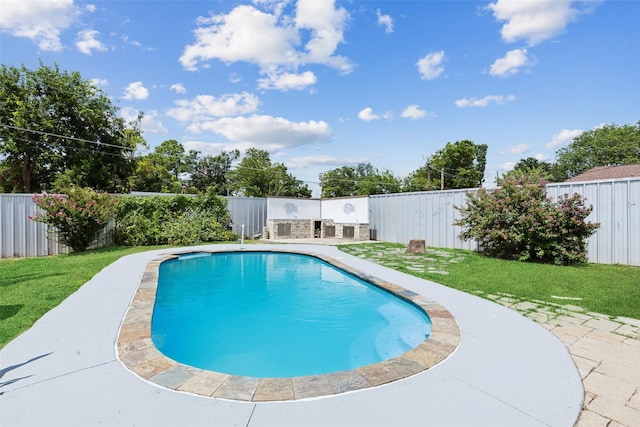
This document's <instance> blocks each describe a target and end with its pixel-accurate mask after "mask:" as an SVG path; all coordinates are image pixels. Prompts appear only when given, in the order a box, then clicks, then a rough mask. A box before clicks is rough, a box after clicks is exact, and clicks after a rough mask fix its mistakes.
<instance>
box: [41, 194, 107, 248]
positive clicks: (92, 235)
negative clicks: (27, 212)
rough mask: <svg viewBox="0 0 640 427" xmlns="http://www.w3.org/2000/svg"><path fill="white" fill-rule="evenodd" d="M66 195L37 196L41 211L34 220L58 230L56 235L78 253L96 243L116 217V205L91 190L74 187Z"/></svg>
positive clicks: (103, 195) (104, 196)
mask: <svg viewBox="0 0 640 427" xmlns="http://www.w3.org/2000/svg"><path fill="white" fill-rule="evenodd" d="M61 193H63V194H47V193H46V192H44V191H43V192H42V193H40V194H34V196H33V201H34V202H35V204H36V205H37V206H38V207H39V208H40V209H41V212H37V213H36V214H35V215H34V216H33V217H29V218H30V219H32V220H34V221H37V222H43V223H45V224H47V225H49V226H51V227H55V229H56V230H55V232H54V233H52V234H54V235H55V236H56V239H57V240H59V241H60V242H61V243H63V244H65V245H67V246H69V247H70V248H71V249H73V250H74V251H75V252H81V251H84V250H86V249H87V248H88V247H89V246H91V245H92V244H93V243H95V241H96V239H97V237H98V236H99V235H100V232H101V231H102V230H103V229H104V227H105V226H106V225H107V222H108V221H109V219H110V218H111V216H112V214H113V206H114V202H113V199H112V198H111V196H109V195H108V194H107V193H97V192H95V191H94V190H92V189H91V188H82V187H77V186H71V187H68V188H66V189H64V190H63V191H62V192H61Z"/></svg>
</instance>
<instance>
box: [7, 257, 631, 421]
mask: <svg viewBox="0 0 640 427" xmlns="http://www.w3.org/2000/svg"><path fill="white" fill-rule="evenodd" d="M278 246H279V245H272V246H271V248H272V249H273V248H278ZM291 246H292V245H283V248H284V247H286V248H287V249H291ZM215 247H216V246H205V247H202V248H200V249H206V250H215ZM219 247H220V248H222V247H227V248H228V247H234V248H238V245H221V246H219ZM296 247H297V249H299V250H300V251H301V252H311V253H321V254H324V255H326V256H331V257H333V258H336V259H338V260H340V261H341V262H342V263H345V264H347V265H349V266H351V267H353V268H357V269H360V270H362V271H366V272H368V273H369V274H371V275H372V276H375V277H378V278H380V279H382V280H386V281H389V282H391V283H395V284H398V285H400V286H402V287H404V288H406V289H409V290H411V291H413V292H417V293H419V294H422V295H425V296H427V297H429V298H431V299H433V300H435V301H436V302H438V303H440V304H442V305H443V306H445V307H446V308H447V309H448V310H449V311H450V312H451V313H452V314H453V315H454V316H455V319H456V321H457V322H458V324H459V326H460V328H461V330H462V341H461V343H460V345H459V347H458V348H457V349H456V350H455V352H454V353H453V354H452V355H451V356H450V357H449V358H447V359H446V360H444V361H443V362H442V363H440V364H439V365H437V366H434V367H433V368H431V369H429V370H427V371H424V372H422V373H420V374H417V375H413V376H411V377H408V378H406V379H403V380H399V381H396V382H393V383H389V384H385V385H382V386H378V387H373V388H368V389H365V390H360V391H356V392H348V393H342V394H336V395H331V396H326V397H320V398H314V399H304V400H300V401H291V402H288V401H285V402H272V403H256V402H238V401H231V400H224V399H213V398H206V397H202V396H196V395H192V394H188V393H184V392H176V391H172V390H169V389H166V388H163V387H160V386H157V385H154V384H152V383H149V382H147V381H144V380H142V379H141V378H140V377H138V376H136V375H135V374H133V373H132V372H130V371H128V370H127V369H126V368H125V367H124V366H123V365H122V364H121V362H120V361H119V360H118V358H117V355H116V350H115V343H116V338H117V335H118V331H119V328H120V325H121V323H122V320H123V318H124V316H125V313H126V310H127V308H128V306H129V303H130V301H131V299H132V297H133V295H134V293H135V291H136V289H137V286H138V283H139V282H140V279H141V276H142V273H143V271H144V268H145V266H146V264H147V263H148V262H149V261H151V260H152V259H154V258H156V257H157V256H158V255H160V254H164V253H171V251H170V250H159V251H150V252H145V253H140V254H135V255H129V256H127V257H124V258H122V259H120V260H118V261H116V262H115V263H113V264H111V265H110V266H108V267H107V268H105V269H104V270H102V271H101V272H100V273H98V274H97V275H96V276H94V278H93V279H91V280H90V281H89V282H87V284H85V285H84V286H83V287H82V288H81V289H80V290H79V291H78V292H76V293H75V294H73V295H71V296H70V297H69V298H68V299H67V300H65V301H64V302H63V303H62V304H61V305H60V306H58V307H56V308H55V309H54V310H52V311H50V312H49V313H47V314H46V315H45V316H44V317H43V318H41V319H40V320H39V321H38V322H36V324H35V325H34V326H33V327H32V328H31V329H30V330H28V331H27V332H25V333H24V334H22V335H21V336H19V337H18V338H16V339H15V340H14V341H12V342H11V343H9V344H8V345H7V346H6V347H5V348H3V349H2V350H1V351H0V381H1V382H0V425H2V426H92V425H106V426H112V425H113V426H121V425H136V426H160V425H162V426H173V425H189V426H200V425H220V426H236V425H238V426H316V425H317V426H327V425H332V426H360V425H362V426H421V425H434V426H558V427H561V426H567V427H570V426H572V425H574V423H575V422H576V420H577V419H578V416H579V415H580V411H581V407H582V404H583V396H584V392H583V386H582V382H581V378H585V384H586V383H587V380H589V376H591V375H593V376H592V377H591V378H592V379H591V380H589V382H590V383H593V387H594V388H593V390H596V389H598V387H600V389H603V387H606V386H602V384H603V381H600V380H601V379H602V378H601V377H600V376H602V377H606V378H609V377H613V376H615V375H614V371H615V372H617V370H618V369H626V367H625V366H621V365H616V366H613V365H611V364H609V363H608V362H605V360H604V358H602V359H601V360H600V361H599V362H598V361H597V360H596V359H598V358H599V357H600V356H598V355H591V356H590V357H588V356H589V355H588V354H587V352H588V351H590V350H589V348H591V347H590V346H589V344H590V341H589V340H592V339H594V337H596V336H597V333H596V332H594V331H595V329H594V330H593V331H587V330H576V329H570V327H568V326H563V325H553V328H551V325H547V326H548V328H551V329H557V328H564V329H560V330H558V331H555V332H556V333H557V334H558V336H560V335H562V333H564V335H565V337H564V338H563V337H561V338H562V339H563V340H565V341H566V340H570V338H569V337H568V336H571V337H574V338H575V340H574V342H572V343H571V344H569V349H570V350H572V353H573V354H574V358H575V357H576V356H577V355H579V354H580V352H582V355H581V356H580V357H582V358H583V359H584V360H581V361H580V363H578V364H577V366H578V368H576V364H574V360H573V359H572V358H571V355H570V354H569V351H568V350H567V347H566V346H565V344H563V342H562V341H561V340H560V339H558V338H557V337H556V336H555V335H553V334H552V333H550V332H549V331H548V330H547V329H545V328H543V327H541V326H540V325H538V324H536V323H534V322H533V321H531V320H529V319H527V318H525V317H523V316H522V315H520V314H519V313H517V312H516V311H514V310H511V309H509V308H506V307H503V306H501V305H499V304H495V303H493V302H490V301H487V300H484V299H482V298H479V297H477V296H473V295H469V294H465V293H461V292H458V291H455V290H452V289H450V288H447V287H444V286H441V285H438V284H435V283H433V282H429V281H425V280H422V279H418V278H416V277H413V276H409V275H405V274H403V273H399V272H397V271H395V270H391V269H388V268H385V267H382V266H379V265H376V264H373V263H371V262H368V261H365V260H362V259H359V258H356V257H353V256H350V255H348V254H345V253H343V252H341V251H339V250H338V249H337V248H335V247H332V246H319V245H296ZM193 249H194V250H197V249H198V248H193ZM184 250H185V248H180V249H179V251H184ZM578 326H580V325H578ZM577 334H582V335H581V336H577ZM581 340H583V341H581ZM587 341H589V342H587ZM633 342H634V341H633ZM618 344H622V345H624V346H627V347H620V350H619V351H620V352H621V353H620V355H621V356H632V355H633V354H634V352H635V351H637V348H638V347H635V346H634V345H633V344H629V343H627V342H626V338H624V337H622V339H621V341H620V342H618ZM572 347H573V349H572ZM583 347H584V348H583ZM594 351H596V352H600V350H598V349H596V350H594ZM622 352H624V354H623V353H622ZM627 352H630V353H629V354H628V353H627ZM598 354H599V353H598ZM628 359H630V358H629V357H626V358H625V360H628ZM590 364H591V365H593V366H592V367H591V368H589V366H590ZM632 368H633V366H632ZM595 374H598V375H600V376H598V375H595ZM637 383H638V382H635V384H637ZM596 384H598V385H596ZM629 384H630V386H628V387H627V388H625V389H624V390H625V391H624V392H620V393H618V394H619V395H620V396H619V400H620V401H622V400H624V399H625V398H626V397H627V395H629V393H631V394H630V396H631V397H630V398H628V399H627V403H625V404H624V408H628V409H623V410H622V411H625V412H624V414H628V420H630V421H633V417H634V416H635V415H636V414H637V412H638V411H637V410H636V409H634V407H635V406H636V405H637V403H638V397H637V386H635V388H634V389H633V390H632V391H631V389H632V388H633V387H634V386H633V384H634V382H633V380H632V381H631V382H629ZM616 390H617V389H616ZM612 393H613V391H612ZM587 397H588V401H587V402H586V403H587V405H591V408H589V410H588V411H585V412H584V413H583V415H582V418H581V421H580V422H581V423H583V424H582V425H584V426H588V425H606V424H588V423H591V422H592V421H594V422H598V421H600V419H599V418H596V416H598V417H601V418H603V419H604V417H606V416H607V414H606V413H605V410H604V409H602V408H604V407H608V404H609V401H608V400H607V399H612V397H608V396H607V393H603V394H602V395H600V394H596V393H593V394H587ZM629 402H630V403H629ZM592 409H593V410H592ZM630 411H635V413H634V412H630ZM585 414H591V415H585ZM624 414H623V415H620V416H618V415H615V414H610V415H611V417H609V418H608V420H609V421H611V420H616V421H615V422H618V423H619V424H609V425H610V426H613V425H628V426H631V425H633V424H625V422H627V421H625V420H627V418H623V417H625V416H627V415H624ZM615 417H617V418H615ZM618 419H620V420H621V421H618ZM611 422H614V421H611Z"/></svg>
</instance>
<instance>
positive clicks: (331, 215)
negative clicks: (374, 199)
mask: <svg viewBox="0 0 640 427" xmlns="http://www.w3.org/2000/svg"><path fill="white" fill-rule="evenodd" d="M322 219H332V220H333V221H334V222H336V223H343V224H368V223H369V198H368V197H349V198H347V197H345V198H340V199H326V200H322Z"/></svg>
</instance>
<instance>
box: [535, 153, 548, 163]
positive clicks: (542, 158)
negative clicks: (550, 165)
mask: <svg viewBox="0 0 640 427" xmlns="http://www.w3.org/2000/svg"><path fill="white" fill-rule="evenodd" d="M533 157H534V158H535V159H536V160H537V161H539V162H546V161H547V160H549V159H550V157H549V156H547V155H546V154H542V153H538V154H536V155H535V156H533Z"/></svg>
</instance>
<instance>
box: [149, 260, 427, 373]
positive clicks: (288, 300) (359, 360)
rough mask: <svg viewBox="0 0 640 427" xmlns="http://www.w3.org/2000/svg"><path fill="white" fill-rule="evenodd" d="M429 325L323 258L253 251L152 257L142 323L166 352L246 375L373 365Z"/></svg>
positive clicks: (421, 335) (409, 307)
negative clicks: (155, 271)
mask: <svg viewBox="0 0 640 427" xmlns="http://www.w3.org/2000/svg"><path fill="white" fill-rule="evenodd" d="M430 332H431V321H430V319H429V317H428V316H427V315H426V313H425V312H424V311H423V310H422V309H420V308H418V307H417V306H415V305H414V304H412V303H410V302H407V301H405V300H403V299H401V298H398V297H397V296H395V295H392V294H390V293H389V292H387V291H385V290H382V289H381V288H378V287H376V286H373V285H371V284H369V283H368V282H366V281H364V280H362V279H360V278H357V277H355V276H353V275H351V274H348V273H346V272H344V271H343V270H341V269H339V268H337V267H335V266H333V265H331V264H329V263H327V262H325V261H322V260H320V259H318V258H316V257H313V256H309V255H303V254H292V253H282V252H258V251H255V252H244V251H242V252H225V253H216V254H212V253H195V254H189V255H183V256H180V257H178V258H175V259H172V260H169V261H166V262H164V263H162V265H161V267H160V276H159V283H158V290H157V294H156V303H155V306H154V313H153V321H152V339H153V342H154V344H155V345H156V347H157V348H158V349H159V350H160V351H161V352H162V353H164V354H165V355H166V356H168V357H169V358H171V359H174V360H176V361H178V362H181V363H184V364H186V365H191V366H195V367H197V368H201V369H207V370H211V371H218V372H223V373H227V374H232V375H242V376H248V377H256V378H269V377H297V376H305V375H318V374H327V373H330V372H338V371H344V370H351V369H356V368H359V367H362V366H366V365H370V364H373V363H379V362H382V361H384V360H388V359H391V358H393V357H396V356H399V355H401V354H403V353H405V352H407V351H409V350H411V349H413V348H415V347H417V346H418V345H419V344H420V343H422V342H423V341H424V340H425V339H426V338H427V337H428V336H429V334H430Z"/></svg>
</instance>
